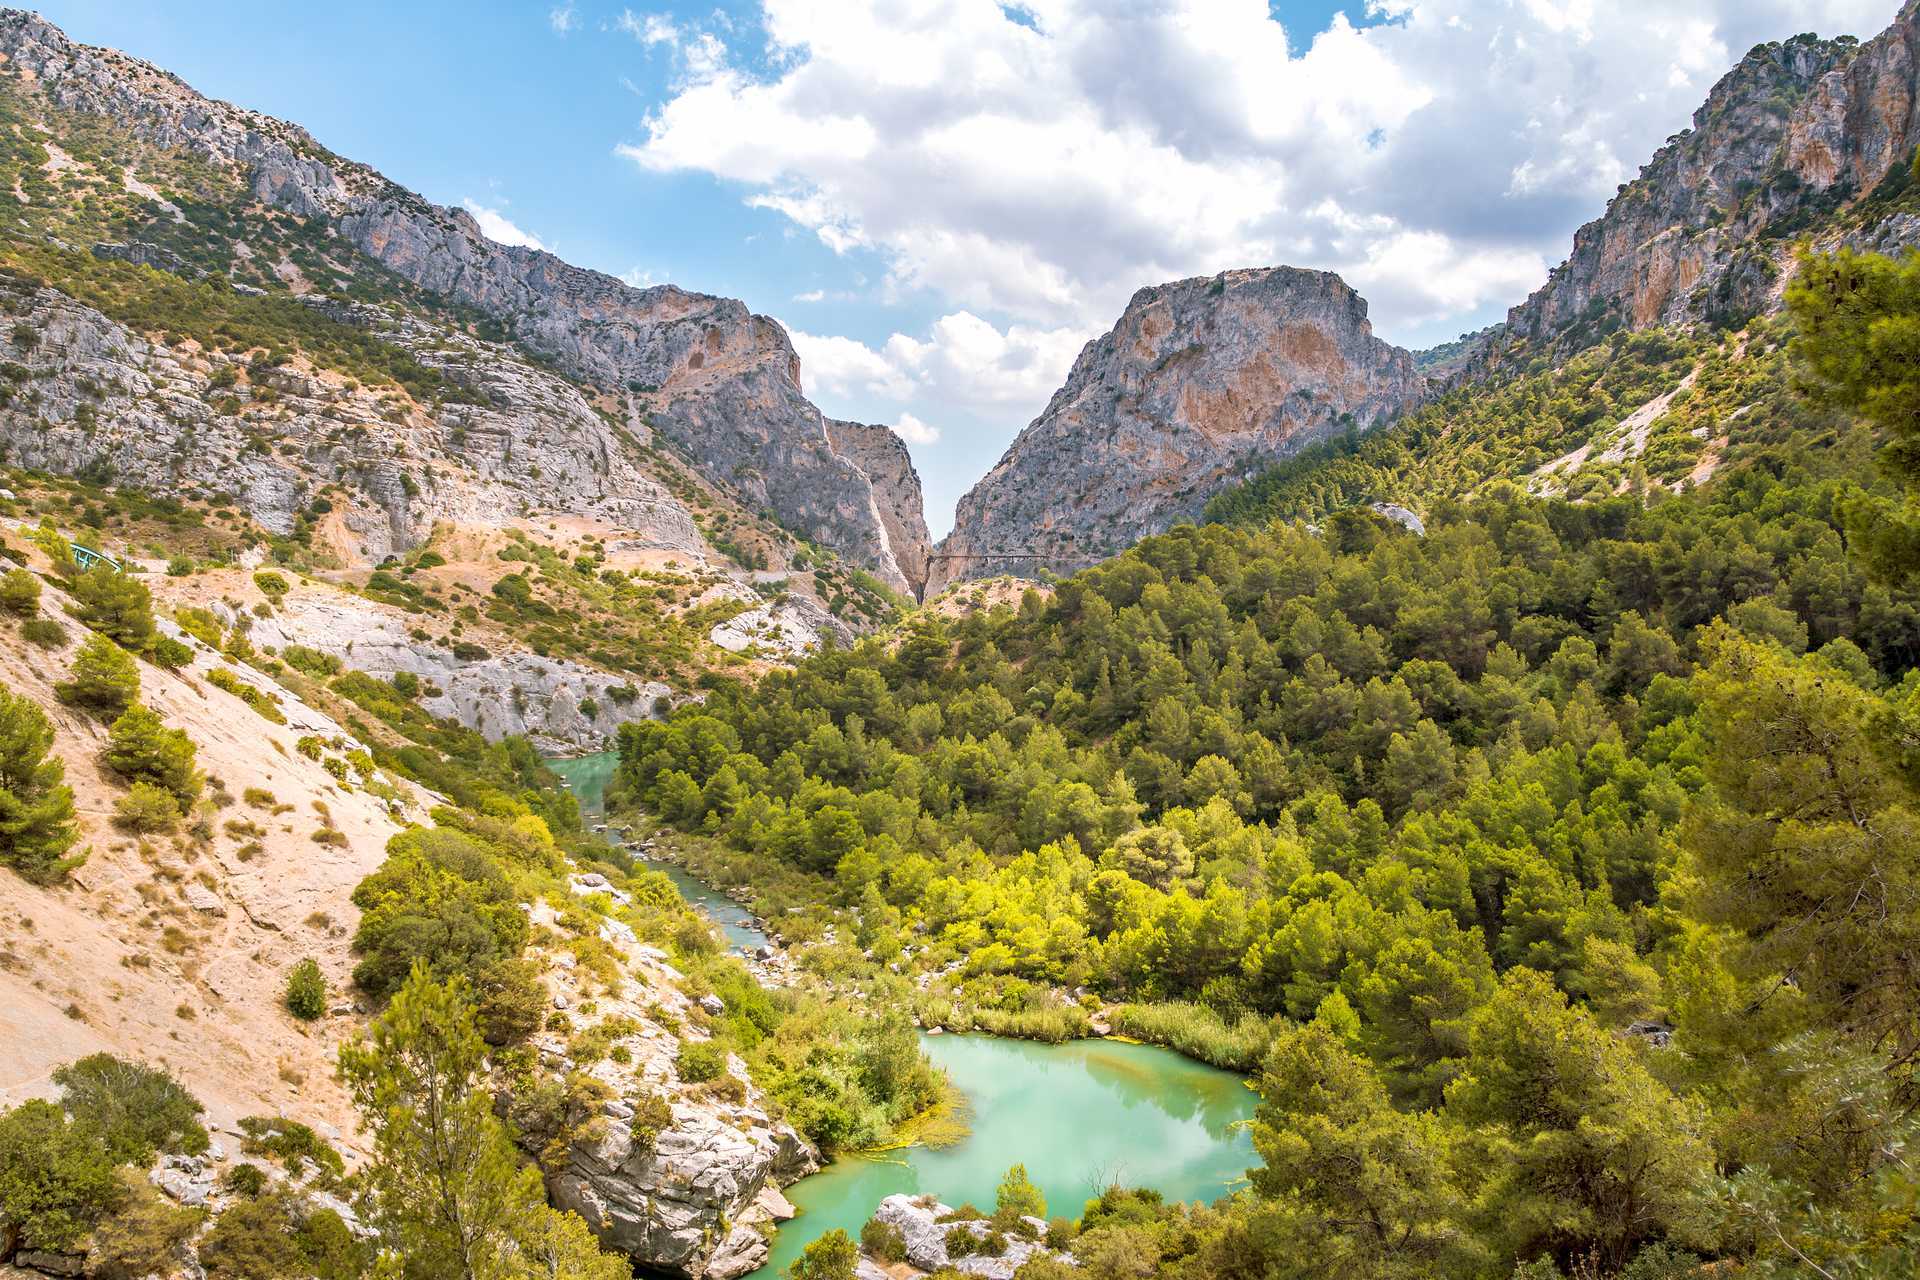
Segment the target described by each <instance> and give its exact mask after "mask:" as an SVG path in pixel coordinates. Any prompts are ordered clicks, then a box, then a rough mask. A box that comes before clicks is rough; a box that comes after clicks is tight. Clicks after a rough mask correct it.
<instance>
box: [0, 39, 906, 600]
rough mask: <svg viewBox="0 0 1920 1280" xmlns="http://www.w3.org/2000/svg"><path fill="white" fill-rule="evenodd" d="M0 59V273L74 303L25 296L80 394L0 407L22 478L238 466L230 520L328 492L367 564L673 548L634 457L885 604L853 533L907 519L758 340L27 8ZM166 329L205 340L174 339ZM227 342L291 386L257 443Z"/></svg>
mask: <svg viewBox="0 0 1920 1280" xmlns="http://www.w3.org/2000/svg"><path fill="white" fill-rule="evenodd" d="M0 57H4V60H5V68H6V70H5V78H4V83H3V84H0V98H3V99H4V102H3V103H0V106H3V107H4V114H5V116H6V118H7V120H8V122H9V123H10V124H11V126H12V127H11V128H10V129H9V130H8V136H7V138H6V140H5V148H4V149H5V151H6V153H7V154H6V156H5V168H6V170H7V173H6V175H5V180H4V181H3V182H0V202H6V201H5V195H6V194H7V193H11V195H12V201H11V202H9V203H14V204H17V205H18V206H19V207H20V209H21V211H22V212H23V214H24V215H25V217H24V222H25V225H24V226H22V225H20V224H19V222H18V221H16V220H14V219H11V218H10V219H9V221H10V222H12V223H14V225H12V226H10V227H9V229H8V231H7V232H6V233H5V236H6V242H5V246H4V248H5V252H4V253H0V264H3V265H5V266H6V267H8V268H10V269H11V270H12V272H13V274H14V275H15V277H16V279H17V280H20V281H22V282H24V283H27V284H32V285H39V286H42V287H45V288H48V289H51V290H52V292H53V293H58V294H63V295H66V297H68V298H70V299H71V300H72V302H75V303H78V304H80V305H78V306H74V305H71V304H70V303H68V302H62V301H60V300H59V299H56V298H55V297H53V296H52V294H51V293H41V294H37V295H36V296H35V299H34V301H33V305H35V306H36V307H40V308H42V309H44V310H47V311H54V310H59V311H60V312H62V315H63V319H64V321H65V322H67V323H68V324H69V325H70V326H71V327H72V328H74V329H76V330H79V331H81V332H82V345H81V347H80V349H79V354H81V355H83V356H86V357H89V358H91V359H92V360H93V362H94V367H93V368H91V369H89V370H88V372H87V374H86V375H85V376H86V378H87V380H88V383H89V385H90V386H91V387H93V388H95V389H97V390H98V391H99V392H100V394H99V395H97V396H93V397H91V399H92V400H93V401H94V403H93V404H92V406H91V409H90V411H89V412H85V413H80V414H78V415H77V416H76V415H75V412H74V411H75V410H76V408H77V405H76V404H75V403H73V402H71V401H70V397H69V396H68V395H67V394H66V392H67V391H68V390H70V388H62V389H61V390H60V391H59V392H57V393H56V394H53V395H49V396H47V397H43V398H42V400H41V402H40V403H38V404H22V402H21V401H20V400H19V399H18V398H16V400H15V402H14V405H13V406H12V407H11V408H10V410H9V411H8V412H7V413H6V414H5V415H4V419H3V420H0V437H4V439H5V440H6V441H7V443H8V444H9V445H10V446H11V447H13V448H14V449H15V450H16V451H19V452H23V453H26V454H30V455H32V456H33V457H34V458H35V459H36V461H35V465H43V466H51V467H61V468H70V469H86V468H93V469H95V470H98V469H101V468H112V469H113V470H114V471H115V472H117V473H121V474H126V475H129V477H130V478H132V479H134V480H135V481H136V482H138V483H142V484H148V485H150V486H151V487H154V488H157V489H163V490H164V489H166V488H168V487H169V486H170V485H177V484H181V483H188V484H194V483H197V484H200V485H203V486H213V487H230V486H229V485H228V484H227V483H226V482H225V479H226V478H228V477H235V473H234V472H233V471H232V470H231V467H232V464H233V461H234V459H233V457H232V456H231V451H232V450H233V449H235V448H238V449H241V450H242V451H243V452H249V456H248V457H247V458H246V460H245V461H246V465H245V466H244V467H243V468H242V469H241V471H240V472H239V473H238V476H237V477H235V478H238V479H239V480H240V481H241V483H240V484H239V485H238V486H237V492H238V493H239V494H240V496H241V498H242V499H243V500H244V501H246V502H247V503H248V505H249V509H250V510H254V511H256V512H257V513H258V514H259V515H260V516H261V518H262V519H263V520H264V521H265V522H267V523H268V524H269V525H270V526H278V527H283V528H284V527H290V525H291V523H292V520H293V517H294V513H295V511H296V509H297V508H298V507H299V506H300V505H301V503H302V502H303V501H304V498H305V494H306V493H308V492H309V491H311V490H313V489H315V488H318V487H320V486H322V485H326V484H334V485H338V486H340V487H341V488H342V489H343V490H344V493H343V494H342V495H341V497H342V498H343V499H344V504H345V506H346V508H347V509H348V511H349V512H350V513H351V520H350V523H353V524H355V525H356V526H358V527H357V528H356V529H355V533H356V534H357V535H358V541H357V542H355V541H354V540H353V539H348V540H347V542H348V544H349V545H347V546H345V547H344V548H343V549H344V550H346V551H348V552H350V553H352V554H355V555H359V556H364V557H367V558H369V559H371V560H375V561H377V560H378V559H379V558H381V557H382V556H384V555H386V554H388V553H390V552H392V551H395V550H404V549H406V548H407V547H409V546H412V545H415V544H417V543H418V542H419V541H420V540H421V539H422V538H423V536H424V533H425V531H426V530H427V529H430V528H431V527H432V524H433V522H434V521H435V520H439V519H448V518H454V519H479V520H483V521H493V522H505V521H508V520H511V519H514V518H517V517H519V516H522V515H525V514H528V513H530V512H531V511H532V510H534V509H536V508H538V509H549V510H560V511H563V512H570V513H582V512H590V513H593V514H596V515H601V516H605V517H607V518H608V519H610V520H612V521H614V522H619V523H628V524H631V525H633V526H635V528H636V530H637V531H638V532H639V534H640V536H642V537H643V538H646V539H649V540H654V541H659V542H661V543H662V544H663V545H671V546H674V547H676V548H680V549H685V550H690V551H698V550H702V549H703V545H702V540H701V538H700V537H699V536H698V534H697V532H696V531H695V530H694V528H693V522H692V520H691V518H690V517H689V514H688V512H687V511H686V510H684V509H683V508H684V504H676V502H675V501H674V500H673V498H672V497H671V495H670V494H669V493H668V492H667V490H668V489H670V488H671V487H672V485H671V482H670V479H669V478H668V477H667V476H665V475H663V474H662V472H663V471H664V470H666V469H668V468H667V467H663V466H662V465H661V464H660V463H659V461H658V459H657V458H656V457H655V456H654V455H656V454H658V453H661V452H671V453H673V454H675V455H677V456H678V458H679V459H681V460H684V462H685V463H686V464H687V465H689V466H690V467H691V468H692V469H693V470H695V471H697V472H698V473H699V474H700V476H701V477H702V479H703V480H704V481H705V483H706V484H708V485H709V486H712V487H714V488H716V489H718V490H720V491H722V492H723V494H724V496H725V498H726V500H727V501H728V502H729V503H730V504H731V505H733V506H735V507H737V508H738V509H739V510H740V512H741V513H743V514H744V515H745V516H746V517H750V518H751V519H753V520H755V521H758V522H761V523H765V524H767V526H768V528H769V529H774V528H775V525H776V524H777V525H778V526H784V528H785V529H787V530H790V531H791V532H792V533H794V534H797V535H798V536H800V537H802V538H805V539H807V540H810V541H812V542H814V543H816V544H818V545H819V546H820V547H824V548H827V549H830V550H832V551H834V552H837V553H839V554H840V555H842V556H844V557H845V558H846V559H847V560H849V561H850V562H852V563H853V564H854V565H856V566H858V567H861V568H864V569H868V570H871V571H872V572H873V573H874V574H875V575H876V576H877V577H879V578H880V579H881V580H882V581H884V582H886V583H888V584H890V585H892V586H894V587H895V588H904V587H905V586H907V574H906V573H905V572H904V571H903V569H902V567H901V564H900V561H899V559H898V557H897V556H896V555H895V553H894V550H893V548H892V543H891V540H890V538H889V535H888V531H887V524H886V519H885V518H883V516H882V514H881V511H882V509H883V508H885V509H887V510H889V511H898V510H907V509H909V508H912V507H914V506H915V505H917V496H916V495H914V494H913V493H912V492H911V491H909V490H903V489H899V488H897V487H896V485H897V477H895V476H894V475H892V474H891V473H889V474H888V475H886V476H884V477H882V478H880V479H877V480H876V479H875V478H874V477H871V476H869V475H868V474H867V473H866V472H865V471H864V470H862V468H861V466H860V465H859V464H858V463H857V462H856V461H854V460H853V459H852V458H850V457H849V456H847V455H846V454H844V453H842V452H840V451H839V450H838V449H836V448H835V446H834V444H833V442H832V440H831V438H830V437H829V434H828V431H827V427H826V422H825V420H824V418H823V417H822V416H821V414H820V412H819V411H818V410H817V409H816V408H814V406H813V405H812V404H810V403H809V402H808V401H807V400H806V398H805V397H804V396H803V395H802V394H801V391H800V365H799V359H798V357H797V356H796V355H795V353H794V350H793V346H792V343H791V342H790V341H789V340H788V338H787V335H786V333H785V331H784V330H782V329H781V328H780V326H779V325H778V324H777V323H775V322H774V321H772V320H770V319H768V318H767V317H764V316H755V315H752V314H750V313H749V312H748V310H747V308H746V307H745V306H744V305H743V304H741V303H739V302H737V301H734V300H731V299H726V298H716V297H709V296H706V295H703V294H697V293H690V292H687V291H685V290H682V289H679V288H676V287H674V286H671V285H663V286H659V287H655V288H649V289H635V288H631V287H629V286H627V285H625V284H623V283H621V282H620V281H618V280H616V279H613V278H612V277H610V276H606V275H603V274H601V273H599V272H595V271H588V270H583V269H581V268H578V267H574V266H571V265H569V264H567V263H565V262H563V261H561V260H560V259H558V258H556V257H554V256H553V255H552V254H550V253H546V252H543V251H540V250H536V249H530V248H524V247H510V246H505V245H500V244H497V243H495V242H493V241H491V240H488V239H487V238H486V237H485V236H484V235H482V234H481V232H480V229H479V227H478V225H477V224H476V223H475V222H474V221H473V219H472V218H471V217H470V216H468V215H467V214H466V213H464V212H462V211H459V210H454V209H445V208H439V207H436V206H434V205H432V204H430V203H428V202H427V201H425V200H423V199H422V198H420V197H419V196H417V195H415V194H413V193H412V192H409V191H406V190H404V189H402V188H400V187H399V186H397V185H395V184H394V183H392V182H390V181H388V180H387V179H386V178H384V177H382V176H381V175H380V174H378V173H376V172H374V171H373V170H372V169H369V168H367V167H366V166H364V165H359V164H355V163H353V162H351V161H348V160H344V159H342V158H341V157H339V156H337V155H334V154H333V153H332V152H330V151H328V150H326V149H325V148H324V147H323V146H321V145H320V144H319V143H318V142H316V141H315V140H314V139H313V138H312V137H311V136H309V135H308V134H307V133H306V132H305V131H304V130H302V129H300V128H299V127H297V126H295V125H291V124H288V123H286V122H283V121H279V120H275V119H273V118H271V117H268V116H264V115H261V114H259V113H257V112H252V111H247V110H243V109H240V108H237V107H234V106H231V105H229V104H226V103H223V102H215V101H211V100H209V99H207V98H204V97H202V96H201V95H200V94H198V93H196V92H195V91H194V90H193V89H191V88H190V87H189V86H187V85H186V84H185V83H183V82H182V81H180V80H179V79H177V78H176V77H174V76H171V75H168V74H167V73H165V72H163V71H160V70H159V69H157V68H155V67H153V66H150V65H149V64H147V63H144V62H141V61H139V60H137V59H134V58H130V57H127V56H125V55H123V54H119V53H115V52H113V51H110V50H104V49H95V48H90V47H88V46H85V45H80V44H76V43H74V42H73V41H71V40H69V39H68V38H67V37H66V36H65V35H63V34H62V33H61V32H60V31H59V30H58V29H56V28H55V27H53V26H52V25H50V24H49V23H47V22H45V21H43V20H42V19H40V18H38V17H37V16H35V15H32V14H28V13H23V12H19V11H14V10H8V11H5V12H3V13H0ZM153 269H157V270H158V271H159V272H160V273H162V274H163V275H164V277H165V279H164V280H156V279H155V278H153V275H152V270H153ZM161 295H164V296H161ZM88 311H91V312H94V313H97V314H94V315H89V314H86V313H87V312H88ZM196 313H198V314H199V316H200V317H201V318H203V319H204V320H206V321H207V324H205V325H204V326H201V327H200V328H198V329H196V328H195V327H194V326H192V325H190V324H185V323H183V322H184V321H186V320H190V319H192V318H193V317H194V315H195V314H196ZM302 313H304V314H302ZM156 338H158V339H160V341H159V342H157V343H156V342H155V341H154V339H156ZM181 338H185V339H186V340H187V341H186V342H184V343H183V342H181V341H177V339H181ZM255 340H258V342H259V345H263V346H266V347H267V348H268V349H269V351H270V352H272V353H273V354H274V355H276V356H277V357H278V359H277V360H276V361H274V362H273V364H272V368H274V369H279V368H283V367H285V366H286V365H288V364H289V363H291V365H292V372H291V373H289V374H287V375H284V376H286V377H288V378H290V379H292V380H294V381H296V382H299V383H300V384H301V385H298V386H296V387H294V388H291V389H289V391H288V393H287V395H288V399H287V401H286V406H287V407H288V408H290V409H291V410H292V411H293V421H291V422H289V423H288V424H287V428H288V429H287V430H285V431H275V432H274V433H273V434H274V435H276V436H278V437H279V441H278V443H273V444H264V445H263V444H261V443H260V440H261V436H262V432H261V431H260V430H259V429H258V424H257V422H256V421H254V419H255V418H256V416H257V415H254V414H252V413H250V412H248V410H249V406H250V405H251V404H253V403H255V401H254V400H253V398H251V397H249V398H247V399H240V398H238V397H237V396H236V397H234V398H228V397H227V396H224V395H223V394H221V393H223V392H226V391H229V390H234V391H240V392H244V391H246V390H249V389H250V388H251V386H252V385H254V384H255V383H257V382H264V384H265V385H266V386H268V387H269V388H272V385H273V383H272V379H273V378H274V377H277V376H283V375H278V374H268V375H267V376H266V377H264V378H263V379H257V380H256V379H253V378H250V377H249V376H248V375H249V373H250V372H251V369H252V366H253V365H255V364H257V363H258V362H257V361H252V360H248V361H245V362H244V363H243V364H242V367H241V368H240V369H238V370H236V371H229V372H223V366H230V365H231V364H232V363H233V356H235V355H245V354H246V352H247V351H248V350H249V349H250V348H251V347H252V346H253V345H254V341H255ZM343 353H344V354H343ZM222 354H225V355H226V356H227V359H226V360H224V361H223V360H222V359H221V358H220V356H221V355H222ZM347 356H352V357H355V358H351V359H349V358H346V357H347ZM16 363H19V361H18V360H17V357H16ZM350 365H351V366H356V367H345V366H350ZM308 366H318V367H319V368H320V369H322V370H324V371H325V372H324V373H321V374H320V375H319V384H318V385H316V384H315V383H314V382H313V381H312V380H311V378H310V377H306V378H303V376H302V375H311V374H312V373H313V372H314V370H313V369H312V368H309V367H308ZM369 372H375V373H378V372H384V373H386V374H388V375H390V376H387V377H376V378H369V377H367V376H365V375H366V374H367V373H369ZM328 373H332V374H342V375H345V376H344V377H342V378H341V379H340V380H339V381H338V382H336V381H335V380H333V379H331V378H329V377H327V376H326V374H328ZM156 374H157V375H158V377H157V378H156V376H155V375H156ZM236 374H237V378H238V380H237V381H236V380H233V379H234V378H235V377H236ZM356 375H358V376H356ZM203 376H204V377H210V378H212V379H214V380H216V381H217V382H218V385H217V386H213V387H211V388H210V387H208V386H205V385H201V384H200V382H199V381H198V379H199V378H201V377H203ZM396 380H397V381H396ZM350 381H351V382H357V383H358V384H359V385H357V386H352V387H349V386H346V385H345V383H347V382H350ZM209 390H211V391H212V392H213V394H211V395H209V394H208V392H209ZM396 392H402V393H404V394H396ZM83 398H84V397H83ZM223 404H225V405H226V406H227V407H226V408H222V407H221V406H222V405H223ZM280 416H282V417H284V416H285V415H284V414H282V415H280ZM74 423H78V427H79V429H78V431H77V432H69V431H64V430H63V428H65V427H66V426H68V425H69V424H74ZM49 424H50V425H51V426H52V427H53V429H54V430H53V434H54V436H55V437H56V438H55V439H54V440H52V441H45V442H43V441H41V440H40V439H39V437H40V436H41V434H42V433H43V432H44V431H46V429H47V427H48V425H49ZM288 436H292V437H293V439H291V440H289V439H287V437H288ZM323 440H326V441H330V442H332V443H330V444H322V443H321V441H323ZM248 441H254V442H255V444H253V445H252V446H249V445H248V444H247V442H248ZM288 444H291V445H292V446H293V447H292V448H288V447H285V446H286V445H288ZM769 522H772V523H769ZM776 532H777V530H776ZM776 540H778V539H777V538H776Z"/></svg>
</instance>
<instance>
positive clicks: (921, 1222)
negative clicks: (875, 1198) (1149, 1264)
mask: <svg viewBox="0 0 1920 1280" xmlns="http://www.w3.org/2000/svg"><path fill="white" fill-rule="evenodd" d="M952 1213H953V1210H952V1209H951V1208H949V1207H948V1206H946V1205H944V1204H941V1203H940V1202H939V1201H937V1200H934V1199H933V1198H932V1197H931V1196H906V1195H893V1196H888V1197H887V1198H886V1199H885V1200H882V1201H881V1202H880V1207H879V1208H878V1209H876V1210H875V1211H874V1215H873V1216H874V1217H876V1218H878V1219H879V1220H880V1221H881V1222H884V1223H886V1224H887V1225H888V1226H891V1227H894V1228H896V1229H897V1230H898V1231H899V1232H900V1238H901V1239H902V1240H904V1241H905V1242H906V1246H907V1261H908V1263H910V1264H911V1265H913V1266H914V1267H916V1268H918V1269H919V1270H921V1271H939V1270H941V1269H942V1268H950V1269H952V1270H954V1271H958V1272H960V1273H962V1274H963V1275H971V1276H981V1277H984V1280H1013V1274H1014V1272H1016V1271H1018V1270H1019V1269H1020V1268H1021V1266H1022V1265H1024V1264H1025V1263H1026V1262H1027V1260H1028V1259H1030V1258H1034V1257H1039V1256H1046V1257H1052V1258H1057V1259H1059V1260H1060V1261H1061V1262H1064V1263H1067V1264H1068V1265H1070V1266H1071V1265H1074V1260H1073V1255H1072V1254H1068V1253H1061V1252H1058V1251H1056V1250H1052V1249H1049V1248H1047V1247H1046V1246H1045V1245H1044V1244H1041V1243H1040V1241H1041V1240H1044V1239H1046V1234H1047V1224H1046V1221H1045V1220H1044V1219H1041V1218H1025V1219H1023V1221H1024V1222H1025V1223H1026V1224H1027V1226H1028V1227H1029V1228H1030V1229H1031V1230H1032V1231H1033V1233H1034V1234H1035V1236H1036V1237H1037V1239H1033V1240H1029V1239H1027V1238H1025V1237H1023V1236H1018V1235H1013V1234H1009V1235H1007V1237H1006V1241H1007V1247H1006V1250H1005V1252H1003V1253H1001V1254H1000V1255H999V1256H997V1257H988V1256H986V1255H983V1254H977V1253H973V1254H968V1255H966V1256H965V1257H960V1258H955V1257H952V1256H951V1255H950V1254H949V1253H948V1252H947V1234H948V1233H949V1232H951V1231H952V1230H954V1229H955V1228H956V1227H959V1228H963V1229H965V1230H966V1231H967V1232H968V1233H970V1234H971V1235H972V1236H973V1237H974V1238H975V1239H976V1240H980V1239H985V1238H986V1237H987V1235H988V1234H990V1233H991V1231H992V1230H993V1228H992V1226H991V1225H990V1224H988V1223H987V1222H985V1221H982V1220H978V1219H975V1220H971V1221H965V1222H943V1221H941V1219H943V1218H946V1217H948V1216H949V1215H951V1214H952Z"/></svg>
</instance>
